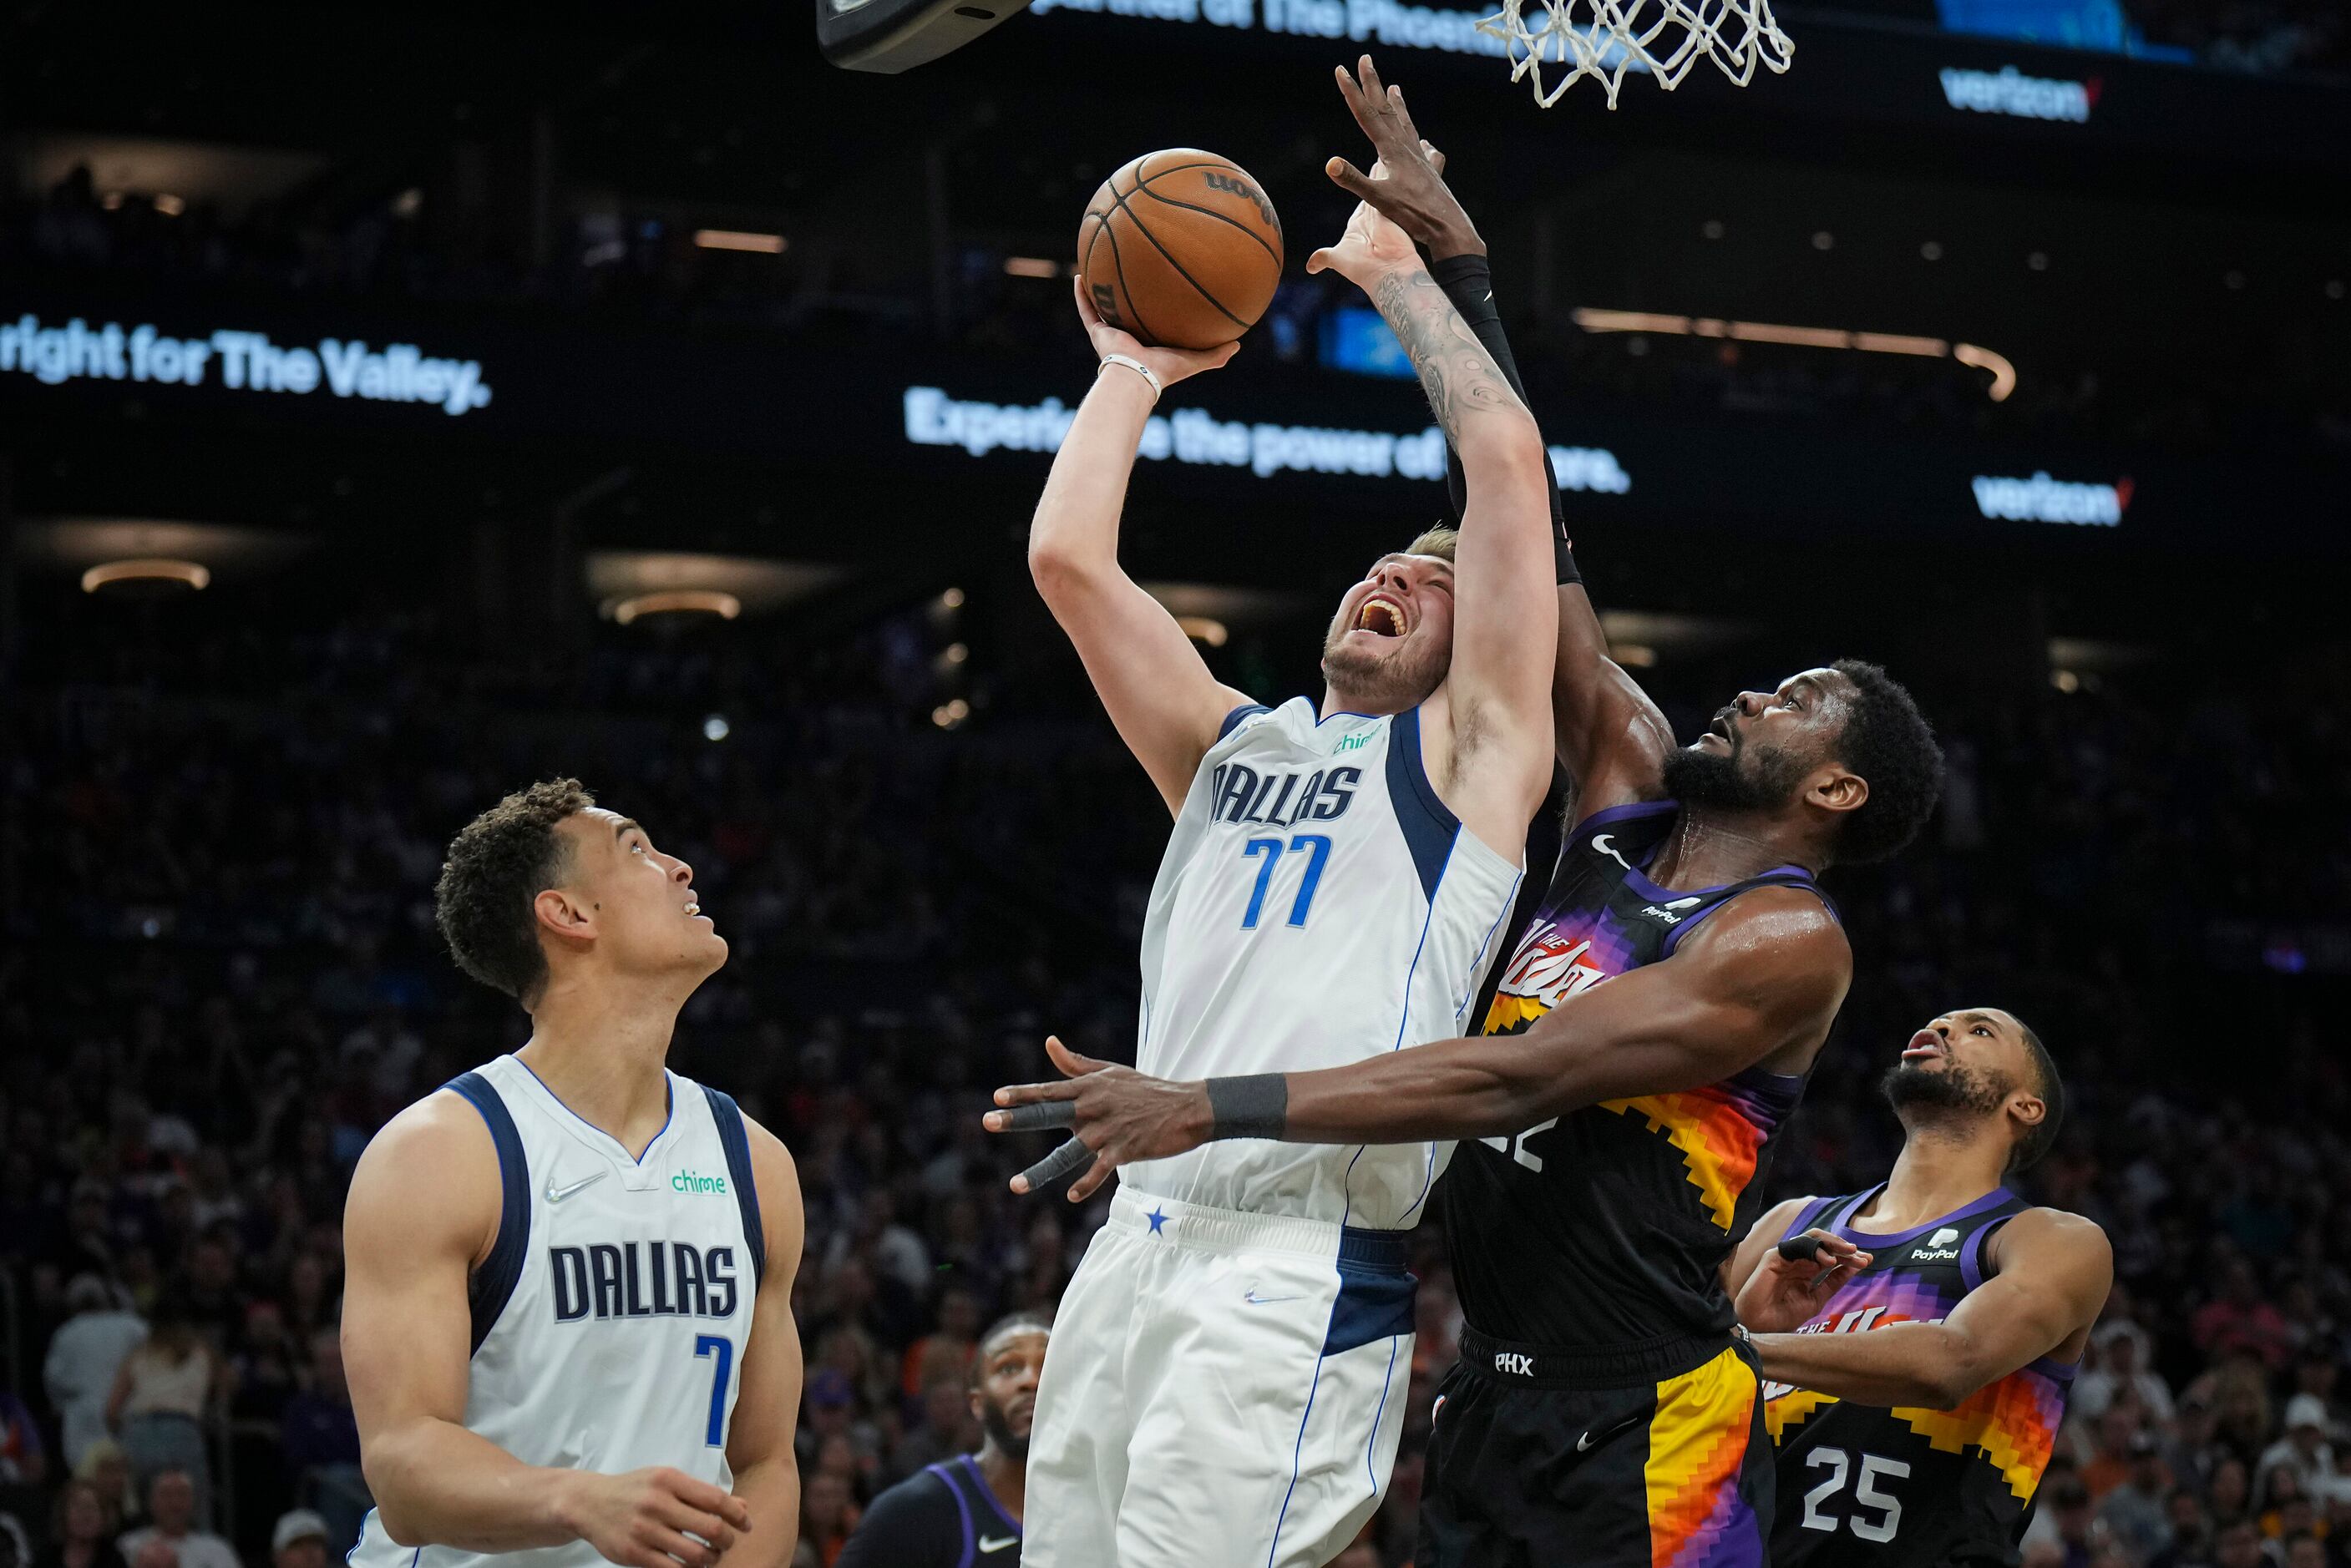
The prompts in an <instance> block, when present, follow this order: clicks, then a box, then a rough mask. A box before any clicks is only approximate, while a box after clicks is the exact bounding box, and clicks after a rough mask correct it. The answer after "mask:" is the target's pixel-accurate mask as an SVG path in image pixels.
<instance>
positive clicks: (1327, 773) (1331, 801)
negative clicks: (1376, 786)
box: [1208, 763, 1364, 827]
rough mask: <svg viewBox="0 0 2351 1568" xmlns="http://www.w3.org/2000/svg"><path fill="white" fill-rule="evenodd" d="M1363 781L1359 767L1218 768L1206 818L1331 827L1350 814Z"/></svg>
mask: <svg viewBox="0 0 2351 1568" xmlns="http://www.w3.org/2000/svg"><path fill="white" fill-rule="evenodd" d="M1301 781H1302V787H1301ZM1363 782H1364V770H1363V769H1361V768H1328V769H1322V770H1318V771H1316V772H1314V773H1311V774H1297V773H1284V774H1260V773H1259V772H1258V771H1257V770H1256V769H1255V768H1253V767H1250V766H1249V764H1248V763H1217V766H1216V769H1215V771H1213V772H1212V773H1210V774H1208V800H1209V803H1210V804H1209V806H1208V819H1209V820H1210V821H1212V822H1247V823H1262V824H1264V825H1265V826H1270V827H1288V826H1291V825H1292V824H1294V823H1301V822H1305V821H1307V820H1309V819H1311V820H1313V821H1316V822H1333V821H1336V820H1337V819H1338V818H1340V817H1343V816H1344V815H1347V807H1349V806H1350V805H1353V804H1354V800H1355V790H1356V787H1357V786H1358V785H1360V784H1362V783H1363Z"/></svg>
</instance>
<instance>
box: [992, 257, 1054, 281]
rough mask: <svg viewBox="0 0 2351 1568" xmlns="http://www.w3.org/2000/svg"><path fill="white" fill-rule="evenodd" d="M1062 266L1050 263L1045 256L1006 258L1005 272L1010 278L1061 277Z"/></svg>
mask: <svg viewBox="0 0 2351 1568" xmlns="http://www.w3.org/2000/svg"><path fill="white" fill-rule="evenodd" d="M1061 265H1062V264H1061V263H1060V262H1057V261H1048V260H1047V259H1046V258H1044V257H1043V256H1006V257H1005V258H1004V272H1005V275H1006V276H1008V277H1059V276H1061Z"/></svg>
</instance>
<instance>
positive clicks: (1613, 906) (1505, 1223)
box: [1439, 801, 1834, 1351]
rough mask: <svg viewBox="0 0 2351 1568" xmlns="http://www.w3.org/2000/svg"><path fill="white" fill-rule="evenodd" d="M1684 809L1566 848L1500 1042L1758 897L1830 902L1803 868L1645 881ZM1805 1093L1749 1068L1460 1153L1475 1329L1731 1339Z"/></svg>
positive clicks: (1453, 1212)
mask: <svg viewBox="0 0 2351 1568" xmlns="http://www.w3.org/2000/svg"><path fill="white" fill-rule="evenodd" d="M1678 815H1679V808H1678V807H1677V806H1676V805H1674V804H1673V803H1672V802H1670V801H1660V802H1652V803H1644V804H1640V805H1620V806H1614V807H1611V808H1610V809H1608V810H1605V811H1602V812H1598V813H1595V814H1594V815H1591V816H1589V817H1586V818H1585V819H1584V820H1583V821H1582V822H1581V823H1578V824H1577V825H1576V826H1574V827H1573V829H1571V830H1570V831H1569V832H1568V833H1567V834H1566V835H1565V836H1564V837H1563V839H1562V843H1561V846H1560V854H1559V864H1558V869H1557V871H1556V872H1555V873H1554V874H1553V876H1552V883H1551V887H1550V889H1549V891H1548V892H1547V893H1546V895H1545V896H1544V897H1543V898H1542V901H1541V905H1540V906H1539V909H1538V910H1537V913H1536V914H1535V916H1534V918H1533V919H1532V920H1531V922H1530V923H1529V925H1528V926H1527V928H1526V930H1525V933H1524V934H1523V935H1522V936H1521V937H1520V940H1519V943H1518V947H1517V949H1516V950H1514V951H1513V952H1512V954H1511V955H1510V961H1509V963H1508V964H1507V965H1506V966H1504V967H1503V968H1502V970H1501V971H1499V980H1498V981H1497V982H1496V984H1495V989H1494V995H1493V1001H1492V1002H1491V1004H1490V1006H1489V1009H1488V1011H1487V1013H1486V1020H1485V1025H1484V1033H1488V1034H1516V1033H1520V1032H1522V1031H1524V1030H1525V1029H1527V1028H1528V1027H1529V1026H1531V1024H1532V1023H1534V1022H1535V1021H1536V1020H1537V1019H1539V1018H1541V1016H1542V1015H1543V1014H1544V1013H1546V1012H1550V1011H1551V1010H1552V1008H1554V1007H1557V1006H1560V1005H1561V1004H1562V1003H1563V1002H1567V1001H1568V1000H1569V999H1570V998H1572V997H1573V996H1574V995H1576V994H1577V993H1578V992H1583V991H1587V990H1589V989H1590V988H1592V987H1593V986H1595V985H1598V984H1601V983H1602V982H1604V981H1607V980H1608V979H1610V978H1611V977H1612V976H1614V975H1619V974H1623V973H1624V972H1625V971H1627V970H1632V969H1638V968H1639V967H1640V966H1641V965H1643V964H1648V963H1656V962H1658V961H1661V960H1664V959H1667V958H1670V957H1672V956H1673V952H1674V949H1675V947H1676V945H1677V943H1678V942H1680V940H1682V939H1683V938H1684V937H1686V936H1687V935H1688V934H1689V932H1690V931H1691V930H1693V929H1696V928H1697V927H1698V925H1699V924H1700V923H1701V922H1703V921H1704V920H1705V919H1707V917H1708V916H1709V915H1712V914H1713V913H1714V912H1715V911H1716V910H1718V909H1721V908H1722V907H1723V906H1724V905H1725V904H1728V903H1729V902H1730V900H1732V899H1733V898H1737V897H1739V895H1740V894H1741V893H1744V892H1747V891H1749V890H1750V889H1751V888H1803V889H1805V890H1806V891H1808V892H1812V893H1814V894H1817V895H1819V896H1820V897H1821V898H1822V901H1823V903H1826V902H1827V896H1826V895H1825V894H1821V892H1820V889H1819V888H1817V887H1816V886H1814V884H1813V878H1812V875H1811V873H1809V872H1807V871H1805V870H1804V869H1803V868H1802V867H1796V866H1785V867H1780V868H1778V869H1776V870H1773V871H1768V872H1766V873H1764V874H1763V875H1762V876H1761V877H1750V878H1749V879H1748V880H1746V881H1744V882H1734V883H1731V884H1729V885H1728V886H1726V887H1720V888H1704V889H1701V890H1700V891H1698V892H1694V893H1682V892H1676V891H1673V890H1670V889H1668V888H1660V887H1658V886H1657V885H1656V883H1654V882H1652V881H1650V880H1649V879H1648V877H1646V876H1645V875H1643V870H1644V868H1645V867H1647V866H1648V865H1649V864H1650V862H1651V861H1652V860H1654V859H1655V858H1656V853H1657V850H1658V848H1659V846H1662V845H1663V844H1664V843H1665V841H1666V838H1667V835H1668V834H1670V833H1671V832H1672V830H1673V826H1674V823H1675V822H1676V820H1677V817H1678ZM1831 912H1832V913H1834V906H1833V905H1832V906H1831ZM1802 1088H1803V1080H1802V1078H1800V1077H1795V1076H1791V1075H1785V1074H1780V1073H1769V1072H1764V1071H1761V1070H1760V1069H1751V1068H1750V1070H1748V1071H1747V1072H1744V1073H1740V1074H1739V1075H1737V1076H1735V1077H1732V1078H1728V1079H1725V1080H1724V1081H1722V1082H1721V1083H1719V1084H1709V1085H1706V1086H1704V1087H1702V1088H1696V1089H1685V1090H1680V1091H1677V1092H1675V1093H1671V1094H1661V1095H1643V1096H1638V1097H1636V1098H1634V1099H1627V1100H1609V1101H1605V1102H1603V1103H1602V1104H1600V1105H1596V1106H1587V1107H1585V1108H1584V1109H1583V1110H1579V1111H1573V1112H1570V1113H1569V1114H1568V1115H1566V1116H1555V1117H1553V1118H1552V1119H1551V1120H1549V1121H1546V1122H1543V1123H1542V1124H1541V1125H1540V1126H1537V1127H1529V1128H1527V1129H1526V1130H1525V1131H1524V1132H1521V1133H1520V1134H1518V1135H1517V1136H1516V1137H1489V1138H1480V1139H1479V1140H1477V1141H1476V1142H1464V1143H1462V1144H1461V1145H1460V1147H1458V1149H1457V1150H1456V1151H1455V1153H1454V1156H1453V1163H1452V1164H1451V1166H1450V1167H1449V1168H1447V1172H1446V1179H1445V1182H1444V1185H1443V1189H1442V1191H1441V1193H1440V1195H1439V1201H1440V1203H1441V1206H1442V1207H1441V1212H1442V1213H1443V1216H1444V1220H1445V1228H1446V1232H1447V1237H1448V1238H1449V1240H1450V1241H1451V1243H1452V1251H1453V1258H1454V1275H1455V1281H1456V1283H1457V1285H1458V1288H1459V1291H1460V1295H1461V1312H1462V1315H1463V1316H1464V1317H1465V1318H1466V1319H1467V1320H1468V1324H1469V1326H1470V1327H1472V1328H1474V1329H1476V1330H1478V1331H1479V1333H1481V1334H1488V1335H1491V1336H1493V1337H1495V1338H1498V1339H1507V1340H1516V1341H1520V1342H1524V1343H1529V1344H1534V1345H1546V1346H1552V1347H1556V1348H1559V1349H1562V1350H1569V1351H1585V1350H1597V1349H1614V1348H1617V1347H1622V1346H1627V1345H1638V1344H1641V1343H1643V1342H1654V1341H1659V1340H1666V1339H1673V1338H1678V1337H1681V1336H1685V1335H1694V1334H1727V1333H1728V1332H1729V1328H1730V1325H1731V1322H1732V1313H1731V1309H1730V1303H1729V1298H1728V1297H1726V1296H1725V1295H1724V1294H1723V1292H1722V1287H1721V1285H1720V1283H1719V1282H1718V1280H1717V1279H1716V1271H1717V1270H1718V1269H1719V1267H1720V1266H1721V1263H1722V1260H1723V1258H1724V1257H1725V1256H1726V1255H1728V1254H1729V1251H1730V1249H1731V1246H1732V1244H1733V1243H1734V1242H1735V1241H1737V1240H1738V1238H1739V1237H1740V1236H1742V1235H1744V1234H1745V1233H1746V1231H1747V1228H1748V1226H1749V1225H1750V1224H1751V1223H1753V1221H1754V1218H1755V1215H1754V1208H1755V1203H1754V1199H1753V1198H1752V1197H1751V1196H1750V1195H1751V1194H1752V1193H1753V1191H1754V1189H1755V1185H1756V1177H1757V1175H1758V1174H1759V1172H1760V1171H1761V1168H1762V1167H1763V1164H1764V1161H1765V1158H1766V1157H1767V1155H1768V1152H1769V1149H1770V1145H1771V1135H1772V1134H1773V1133H1774V1132H1775V1131H1777V1130H1778V1128H1779V1127H1780V1125H1781V1123H1782V1120H1783V1119H1784V1118H1785V1117H1786V1116H1787V1115H1788V1113H1789V1112H1790V1111H1792V1109H1794V1108H1795V1104H1796V1098H1797V1096H1798V1095H1799V1094H1800V1093H1801V1092H1802Z"/></svg>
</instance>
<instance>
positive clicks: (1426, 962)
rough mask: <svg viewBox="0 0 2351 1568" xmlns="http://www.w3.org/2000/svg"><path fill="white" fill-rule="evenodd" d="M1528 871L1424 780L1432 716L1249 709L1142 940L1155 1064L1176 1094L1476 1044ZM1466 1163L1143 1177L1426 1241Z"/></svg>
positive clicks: (1377, 1154) (1216, 1168) (1182, 826)
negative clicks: (1423, 1231) (1460, 1041)
mask: <svg viewBox="0 0 2351 1568" xmlns="http://www.w3.org/2000/svg"><path fill="white" fill-rule="evenodd" d="M1519 877H1520V872H1519V868H1518V867H1516V866H1513V865H1511V864H1510V861H1508V860H1506V859H1505V858H1503V857H1501V856H1500V855H1499V854H1497V853H1495V851H1494V850H1493V849H1491V848H1489V846H1486V845H1484V844H1481V843H1479V841H1478V838H1477V836H1475V835H1473V834H1471V833H1470V832H1468V830H1467V829H1465V828H1464V827H1462V826H1461V824H1460V821H1459V820H1458V818H1457V817H1455V816H1454V815H1453V814H1452V812H1450V811H1448V810H1447V809H1446V806H1445V803H1444V802H1442V801H1440V800H1439V799H1437V791H1436V790H1435V788H1434V787H1432V786H1431V785H1430V784H1429V782H1428V777H1427V774H1426V772H1425V771H1424V770H1423V769H1422V766H1421V754H1420V713H1419V710H1417V709H1414V710H1412V711H1407V712H1403V713H1397V714H1395V715H1393V716H1373V715H1367V714H1362V713H1340V714H1334V715H1333V716H1332V717H1331V718H1329V719H1325V720H1322V721H1319V722H1318V721H1317V720H1316V718H1315V710H1314V704H1313V703H1312V702H1311V701H1309V700H1308V699H1306V698H1304V697H1294V698H1292V699H1290V701H1288V702H1285V703H1283V704H1282V705H1281V706H1280V708H1277V709H1266V708H1260V707H1256V706H1251V707H1247V708H1240V709H1237V710H1235V711H1233V713H1232V714H1231V715H1230V716H1229V717H1228V718H1227V719H1226V721H1225V730H1224V733H1223V735H1222V736H1221V737H1220V738H1219V739H1218V740H1217V743H1216V744H1215V745H1213V746H1211V747H1210V748H1208V754H1207V756H1205V757H1203V758H1202V759H1201V760H1200V768H1199V771H1198V773H1196V774H1194V775H1193V778H1192V788H1191V791H1190V793H1189V794H1186V796H1185V797H1184V807H1183V810H1182V811H1180V812H1178V813H1177V814H1176V817H1175V832H1174V834H1173V835H1172V836H1170V837H1169V839H1168V842H1167V854H1166V857H1165V859H1163V860H1162V861H1161V862H1160V863H1159V878H1158V880H1157V881H1156V882H1155V884H1154V885H1153V887H1152V889H1151V907H1150V910H1149V913H1148V914H1147V916H1146V917H1145V919H1144V928H1143V1008H1142V1018H1141V1028H1140V1038H1139V1039H1138V1041H1137V1043H1136V1045H1135V1063H1136V1065H1137V1066H1138V1067H1140V1068H1141V1069H1142V1071H1144V1072H1145V1073H1149V1074H1152V1075H1155V1076H1157V1077H1162V1078H1179V1079H1181V1078H1206V1077H1213V1076H1217V1075H1227V1074H1241V1073H1273V1072H1287V1073H1294V1072H1302V1071H1307V1070H1310V1069H1312V1068H1316V1067H1337V1066H1343V1065H1345V1064H1348V1063H1350V1062H1358V1061H1361V1060H1363V1059H1364V1057H1367V1056H1376V1055H1379V1054H1382V1053H1383V1052H1387V1051H1395V1050H1398V1049H1401V1048H1403V1047H1405V1046H1408V1045H1418V1044H1423V1043H1425V1042H1426V1041H1430V1040H1441V1039H1446V1038H1448V1037H1450V1036H1453V1035H1457V1034H1461V1033H1466V1032H1467V1024H1468V1010H1469V1008H1470V1006H1471V1004H1472V1003H1473V1002H1474V1001H1475V1000H1476V997H1477V994H1478V985H1479V981H1480V980H1482V979H1483V978H1484V976H1485V972H1486V968H1487V966H1488V964H1489V962H1491V961H1492V958H1493V954H1494V951H1495V943H1496V940H1497V938H1498V936H1499V932H1500V928H1501V925H1502V922H1503V920H1504V919H1506V918H1507V917H1508V916H1509V914H1510V904H1511V900H1512V899H1513V898H1515V897H1516V895H1517V892H1518V887H1519ZM1452 1152H1453V1146H1452V1145H1451V1144H1450V1143H1445V1144H1437V1143H1417V1144H1403V1145H1384V1146H1378V1147H1364V1146H1354V1145H1350V1146H1343V1147H1341V1146H1328V1145H1313V1144H1288V1143H1275V1142H1271V1141H1270V1140H1266V1139H1259V1138H1249V1139H1235V1140H1231V1141H1228V1142H1223V1143H1212V1144H1207V1145H1205V1146H1203V1147H1200V1148H1197V1149H1195V1150H1193V1151H1192V1152H1191V1153H1189V1154H1182V1155H1177V1156H1175V1158H1170V1159H1153V1160H1143V1161H1139V1162H1137V1163H1135V1164H1134V1165H1130V1166H1128V1167H1127V1168H1125V1170H1124V1171H1123V1172H1122V1174H1121V1179H1122V1180H1123V1181H1124V1182H1125V1183H1126V1185H1128V1186H1129V1187H1132V1188H1134V1189H1136V1190H1138V1191H1140V1192H1144V1193H1147V1194H1151V1195H1154V1196H1158V1197H1164V1198H1173V1199H1177V1200H1179V1201H1181V1202H1186V1203H1200V1204H1206V1205H1207V1206H1209V1207H1211V1208H1217V1209H1237V1210H1249V1211H1250V1212H1253V1213H1259V1214H1286V1215H1295V1216H1300V1217H1303V1218H1307V1219H1313V1220H1328V1221H1330V1222H1332V1223H1334V1224H1342V1225H1353V1226H1359V1227H1365V1228H1370V1229H1376V1230H1395V1229H1401V1228H1403V1227H1405V1226H1409V1225H1411V1224H1413V1223H1414V1222H1415V1220H1416V1219H1417V1217H1418V1210H1419V1208H1420V1205H1421V1202H1422V1200H1423V1199H1426V1197H1427V1196H1428V1189H1429V1184H1430V1183H1431V1182H1433V1181H1435V1180H1436V1179H1437V1174H1438V1173H1439V1172H1440V1171H1442V1170H1443V1169H1444V1167H1445V1162H1446V1160H1447V1159H1448V1158H1451V1156H1452Z"/></svg>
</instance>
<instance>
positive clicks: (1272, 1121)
mask: <svg viewBox="0 0 2351 1568" xmlns="http://www.w3.org/2000/svg"><path fill="white" fill-rule="evenodd" d="M1208 1114H1209V1116H1211V1117H1213V1118H1214V1120H1215V1123H1216V1125H1215V1127H1213V1128H1212V1129H1211V1130H1210V1131H1209V1133H1208V1136H1209V1137H1211V1138H1228V1137H1272V1138H1278V1137H1280V1136H1281V1131H1282V1128H1283V1127H1285V1126H1287V1125H1288V1123H1289V1120H1290V1080H1289V1079H1287V1078H1285V1077H1283V1076H1282V1075H1280V1073H1250V1074H1247V1075H1243V1076H1240V1077H1233V1078H1211V1079H1209V1080H1208Z"/></svg>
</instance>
